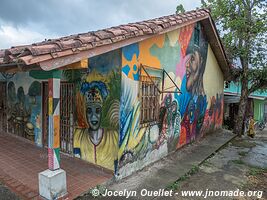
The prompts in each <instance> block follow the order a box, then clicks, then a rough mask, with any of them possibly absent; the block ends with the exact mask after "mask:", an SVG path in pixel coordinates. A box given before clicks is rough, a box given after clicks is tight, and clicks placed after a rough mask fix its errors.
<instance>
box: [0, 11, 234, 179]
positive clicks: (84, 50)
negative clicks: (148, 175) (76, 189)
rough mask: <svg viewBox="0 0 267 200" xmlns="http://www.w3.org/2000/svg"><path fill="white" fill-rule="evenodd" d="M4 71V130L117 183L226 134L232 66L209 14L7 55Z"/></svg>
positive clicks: (1, 56)
mask: <svg viewBox="0 0 267 200" xmlns="http://www.w3.org/2000/svg"><path fill="white" fill-rule="evenodd" d="M0 69H1V72H2V76H1V87H0V88H1V90H2V94H3V95H2V96H1V100H0V103H1V104H2V105H3V108H5V110H3V109H2V110H1V113H0V115H1V124H2V127H1V128H2V131H7V132H9V133H12V134H17V135H19V136H21V137H26V138H28V139H30V140H32V141H33V142H35V143H36V144H37V145H38V146H41V147H45V146H48V147H50V148H48V151H49V149H52V150H53V151H52V150H51V152H52V154H53V155H55V158H58V157H59V152H60V151H63V152H65V153H68V154H70V155H73V156H76V157H79V158H81V159H83V160H86V161H88V162H90V163H93V164H96V165H100V166H102V167H104V168H107V169H110V170H112V171H113V172H114V174H115V176H116V177H117V178H122V177H125V176H127V175H129V174H131V173H132V172H134V171H136V170H139V169H141V168H143V167H144V166H146V165H148V164H149V163H152V162H154V161H157V160H159V159H160V158H162V157H164V156H166V155H167V154H168V153H170V152H173V151H175V150H177V149H179V148H181V147H182V146H184V145H186V144H188V143H191V142H192V141H194V140H197V139H198V138H201V137H203V136H204V135H205V133H207V132H209V131H214V130H216V129H219V128H221V126H222V121H223V109H224V108H223V105H224V95H223V92H224V80H225V79H227V77H228V76H229V74H228V62H227V59H226V56H225V53H224V50H223V47H222V44H221V42H220V39H219V36H218V33H217V31H216V28H215V25H214V23H213V21H212V19H211V16H210V13H209V11H208V10H205V9H199V10H195V11H190V12H186V13H185V14H180V15H171V16H165V17H161V18H157V19H152V20H147V21H143V22H137V23H131V24H127V25H121V26H117V27H112V28H109V29H103V30H99V31H95V32H89V33H84V34H78V35H72V36H68V37H63V38H59V39H53V40H47V41H44V42H41V43H36V44H32V45H27V46H18V47H12V48H10V49H6V50H2V51H1V52H0ZM5 113H7V114H5ZM55 160H57V159H55ZM58 162H59V161H58ZM53 164H54V165H57V164H58V163H57V161H55V163H53Z"/></svg>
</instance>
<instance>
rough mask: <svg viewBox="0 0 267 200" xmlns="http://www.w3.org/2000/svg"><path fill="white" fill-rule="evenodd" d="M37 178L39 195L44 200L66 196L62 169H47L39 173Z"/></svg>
mask: <svg viewBox="0 0 267 200" xmlns="http://www.w3.org/2000/svg"><path fill="white" fill-rule="evenodd" d="M38 178H39V194H40V196H42V197H44V198H45V199H49V200H50V199H51V200H52V199H58V198H60V197H63V196H65V195H66V194H67V181H66V172H65V171H64V170H63V169H58V170H55V171H51V170H49V169H47V170H45V171H43V172H40V173H39V174H38Z"/></svg>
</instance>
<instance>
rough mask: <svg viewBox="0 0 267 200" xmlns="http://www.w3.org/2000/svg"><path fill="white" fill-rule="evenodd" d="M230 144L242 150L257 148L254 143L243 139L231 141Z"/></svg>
mask: <svg viewBox="0 0 267 200" xmlns="http://www.w3.org/2000/svg"><path fill="white" fill-rule="evenodd" d="M231 144H232V145H233V146H235V147H244V148H252V147H255V146H257V144H256V143H255V142H252V141H249V140H243V139H234V140H233V141H231Z"/></svg>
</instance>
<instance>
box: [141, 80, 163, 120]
mask: <svg viewBox="0 0 267 200" xmlns="http://www.w3.org/2000/svg"><path fill="white" fill-rule="evenodd" d="M159 84H160V78H158V77H150V78H149V77H147V76H140V90H139V95H140V99H141V118H140V124H141V125H142V124H147V123H149V124H151V123H153V122H154V123H156V122H157V120H158V116H159V107H160V105H159V98H160V93H159V91H158V89H157V88H159Z"/></svg>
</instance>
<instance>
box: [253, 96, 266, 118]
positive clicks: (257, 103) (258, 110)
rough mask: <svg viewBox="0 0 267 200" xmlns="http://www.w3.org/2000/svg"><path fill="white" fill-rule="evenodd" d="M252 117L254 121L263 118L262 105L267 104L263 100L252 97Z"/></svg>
mask: <svg viewBox="0 0 267 200" xmlns="http://www.w3.org/2000/svg"><path fill="white" fill-rule="evenodd" d="M253 103H254V119H255V120H256V121H262V120H263V119H264V105H265V104H267V101H266V100H265V101H264V100H259V99H254V100H253Z"/></svg>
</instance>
